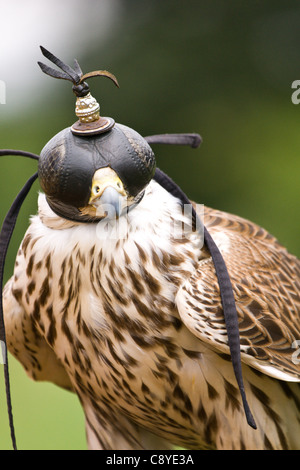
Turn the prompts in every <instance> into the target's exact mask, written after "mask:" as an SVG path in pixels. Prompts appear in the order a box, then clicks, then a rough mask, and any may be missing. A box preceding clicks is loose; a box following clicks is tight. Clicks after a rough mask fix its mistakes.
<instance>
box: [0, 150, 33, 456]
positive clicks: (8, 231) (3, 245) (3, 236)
mask: <svg viewBox="0 0 300 470" xmlns="http://www.w3.org/2000/svg"><path fill="white" fill-rule="evenodd" d="M0 155H1V154H0ZM18 155H19V154H18ZM37 176H38V174H37V173H35V174H34V175H32V176H31V177H30V178H29V180H28V181H27V183H26V184H25V185H24V187H23V189H22V190H21V191H20V192H19V194H18V195H17V197H16V199H15V200H14V202H13V204H12V206H11V208H10V209H9V211H8V213H7V215H6V217H5V219H4V222H3V225H2V229H1V233H0V289H1V293H2V292H3V277H4V265H5V258H6V254H7V250H8V246H9V242H10V239H11V236H12V233H13V230H14V227H15V224H16V220H17V217H18V214H19V211H20V208H21V206H22V203H23V201H24V199H25V198H26V196H27V194H28V192H29V190H30V188H31V186H32V184H33V183H34V181H35V180H36V179H37ZM0 338H1V340H2V341H3V342H4V344H5V348H3V349H4V350H5V352H4V358H3V359H4V379H5V389H6V401H7V411H8V419H9V426H10V434H11V440H12V445H13V448H14V450H16V449H17V443H16V437H15V430H14V421H13V414H12V405H11V394H10V382H9V369H8V354H7V347H6V334H5V323H4V315H3V299H2V295H1V296H0Z"/></svg>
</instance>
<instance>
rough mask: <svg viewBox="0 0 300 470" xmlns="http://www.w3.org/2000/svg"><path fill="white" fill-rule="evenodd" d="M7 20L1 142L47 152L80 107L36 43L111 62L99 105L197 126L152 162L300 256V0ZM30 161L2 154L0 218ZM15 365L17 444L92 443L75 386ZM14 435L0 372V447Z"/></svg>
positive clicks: (0, 73) (74, 6)
mask: <svg viewBox="0 0 300 470" xmlns="http://www.w3.org/2000/svg"><path fill="white" fill-rule="evenodd" d="M7 4H8V5H7ZM1 29H2V33H3V34H2V35H1V36H2V38H1V45H0V80H2V81H3V82H4V83H5V87H6V96H5V98H6V99H5V104H3V103H2V104H0V123H1V126H0V148H15V149H23V150H28V151H32V152H35V153H39V152H40V150H41V148H42V147H43V145H44V144H45V143H46V142H47V141H48V140H49V139H50V138H51V137H52V136H53V135H54V134H55V133H57V132H58V131H60V130H61V129H62V128H64V127H67V126H69V125H71V124H72V123H73V122H74V121H75V119H76V118H75V115H74V105H75V99H74V95H73V93H72V91H71V86H70V84H69V83H68V82H65V81H58V80H54V79H51V78H49V77H46V76H45V75H43V74H42V73H41V72H40V70H39V68H38V67H37V65H36V62H37V60H41V58H42V55H41V53H40V51H39V47H38V46H39V45H40V44H42V45H44V46H45V47H46V48H48V49H49V50H51V51H52V52H53V53H54V54H56V55H57V56H58V57H60V58H61V59H62V60H64V61H66V62H68V63H70V65H72V60H73V58H74V57H76V58H77V59H78V60H79V63H80V64H81V67H82V69H83V71H84V72H88V71H91V70H96V69H107V70H109V71H111V72H112V73H114V74H115V75H116V76H117V78H118V80H119V83H120V89H119V90H118V89H117V88H115V87H114V86H113V84H112V83H111V82H110V81H108V80H104V79H93V80H91V81H90V86H91V89H92V93H93V95H94V96H96V97H97V98H98V99H99V100H100V104H101V112H102V114H103V115H108V116H112V117H114V118H115V120H116V121H117V122H121V123H123V124H126V125H128V126H130V127H133V128H134V129H135V130H137V131H138V132H139V133H140V134H142V135H150V134H155V133H165V132H198V133H200V134H201V135H202V137H203V144H202V146H201V147H200V149H198V150H191V149H189V148H183V147H178V148H175V147H163V146H156V147H155V149H154V150H155V153H156V156H157V162H158V166H159V167H160V168H161V169H162V170H164V171H165V172H167V173H168V174H169V175H170V176H171V177H172V178H173V179H175V181H176V182H177V183H178V184H179V185H180V186H181V187H182V188H183V189H184V190H185V192H186V193H187V194H188V195H189V196H190V198H193V199H194V200H196V201H197V202H199V203H204V204H206V205H208V206H211V207H215V208H218V209H221V210H224V211H228V212H232V213H236V214H238V215H240V216H243V217H245V218H248V219H251V220H253V221H255V222H257V223H258V224H260V225H262V226H263V227H265V228H267V229H268V230H269V231H270V232H271V233H272V234H274V235H276V236H277V238H278V239H279V240H280V241H281V242H282V243H283V244H285V245H286V246H287V247H288V249H289V250H290V251H291V252H292V253H294V254H296V255H297V256H300V217H299V211H298V201H299V194H300V188H299V171H300V158H299V149H300V133H299V123H300V106H297V105H294V104H293V103H292V101H291V95H292V92H293V90H292V88H291V84H292V82H293V81H294V80H298V79H299V80H300V53H299V51H300V5H299V2H298V1H296V0H295V1H291V0H288V1H285V2H282V1H279V0H272V1H266V0H261V1H259V2H258V1H253V0H249V1H248V2H240V1H235V0H227V1H225V0H223V1H222V0H209V1H203V0H197V1H193V0H185V1H176V0H175V1H174V0H164V1H161V0H160V1H159V0H147V1H144V2H142V1H138V0H105V1H104V0H99V1H93V0H85V1H84V2H79V1H77V0H65V1H64V2H60V1H58V0H51V1H50V0H49V1H47V0H42V1H40V2H37V1H34V0H28V1H26V2H22V1H21V0H12V1H11V2H5V3H4V2H3V4H2V5H1ZM4 33H5V34H4ZM0 98H1V96H0ZM2 101H3V99H2ZM35 170H36V163H35V162H34V161H30V160H26V159H22V158H19V157H4V158H2V159H1V162H0V175H1V179H0V182H1V183H0V216H1V221H2V220H3V218H4V216H5V214H6V212H7V210H8V208H9V206H10V204H11V202H12V201H13V199H14V197H15V195H16V193H17V192H18V191H19V189H20V188H21V187H22V185H23V184H24V183H25V181H26V180H27V178H28V177H29V176H30V175H31V174H32V173H33V172H34V171H35ZM38 191H39V185H38V183H35V185H34V187H33V189H32V190H31V193H30V196H29V197H28V198H27V200H26V202H25V203H24V205H23V207H22V210H21V214H20V216H19V219H18V222H17V226H16V230H15V232H14V235H13V240H12V243H11V246H10V249H9V254H8V258H7V264H6V270H5V279H6V280H7V279H8V278H9V277H10V276H11V274H12V271H13V263H14V258H15V255H16V252H17V249H18V246H19V243H20V241H21V240H22V237H23V235H24V232H25V230H26V227H27V226H28V219H29V216H30V214H34V213H35V212H36V207H37V206H36V200H37V193H38ZM2 367H3V366H1V365H0V368H2ZM0 372H1V371H0ZM10 376H11V388H12V402H13V411H14V417H15V427H16V434H17V442H18V446H19V448H20V449H85V448H86V444H85V431H84V418H83V414H82V411H81V408H80V406H79V403H78V401H77V398H76V397H75V396H73V395H72V394H71V393H69V392H65V391H63V390H60V389H59V388H58V387H56V386H54V385H51V384H47V383H34V382H32V381H31V380H30V379H28V378H27V376H26V375H25V372H24V371H23V369H22V367H21V366H20V365H19V364H18V363H17V362H16V361H15V360H14V359H13V358H12V357H10ZM10 448H11V444H10V439H9V429H8V424H7V417H6V404H5V389H4V384H3V378H2V373H1V379H0V449H10Z"/></svg>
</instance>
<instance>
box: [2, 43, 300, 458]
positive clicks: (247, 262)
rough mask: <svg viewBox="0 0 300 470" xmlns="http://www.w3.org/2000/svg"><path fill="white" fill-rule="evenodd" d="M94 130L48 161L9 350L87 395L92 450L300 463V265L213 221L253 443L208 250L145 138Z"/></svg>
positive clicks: (36, 374) (208, 219)
mask: <svg viewBox="0 0 300 470" xmlns="http://www.w3.org/2000/svg"><path fill="white" fill-rule="evenodd" d="M44 52H45V51H44ZM45 54H46V53H44V55H45ZM48 57H51V56H49V54H48ZM56 63H57V62H56ZM77 65H78V64H77ZM44 68H45V66H44ZM75 70H78V68H77V69H76V68H75ZM44 71H45V70H44ZM48 72H49V70H48ZM48 74H50V73H48ZM52 76H54V75H53V74H52ZM56 78H65V77H58V76H56ZM109 78H111V77H109ZM73 80H74V83H75V85H76V86H77V87H78V86H80V87H81V88H82V82H81V83H79V80H78V79H74V78H73ZM76 80H77V82H76ZM76 90H77V89H76ZM76 90H75V91H76ZM85 97H86V95H85ZM85 97H79V99H84V98H85ZM77 98H78V95H77ZM81 104H82V103H81ZM97 119H98V120H99V116H98V117H97ZM94 122H97V120H95V121H93V123H94ZM108 122H109V120H108ZM97 125H99V123H98V124H93V129H95V126H97ZM102 125H103V123H102V124H101V126H102ZM107 125H108V126H110V125H111V123H109V124H107ZM88 126H89V122H88V123H87V124H85V123H84V122H83V121H81V122H80V124H77V126H75V127H76V128H75V131H74V128H73V131H72V128H67V129H65V130H63V131H61V132H60V133H59V134H58V135H56V136H55V137H54V138H53V139H51V141H50V142H48V144H46V146H45V147H44V149H43V150H42V152H41V155H40V156H39V180H40V184H41V187H42V189H43V192H41V193H40V194H39V197H38V214H37V215H34V216H33V217H32V218H31V222H30V225H29V228H28V230H27V232H26V234H25V236H24V239H23V241H22V243H21V246H20V249H19V251H18V254H17V258H16V262H15V268H14V273H13V276H12V277H11V279H10V280H9V281H8V282H7V284H6V286H5V288H4V292H3V306H4V318H5V330H6V341H7V346H8V349H9V351H10V352H11V353H12V354H13V355H14V356H15V357H16V358H17V360H18V361H20V363H21V364H22V365H23V367H24V368H25V370H26V372H27V374H28V375H29V377H31V378H32V379H33V380H37V381H50V382H53V383H54V384H56V385H58V386H59V387H63V388H65V389H68V390H70V391H72V392H74V393H76V394H77V396H78V398H79V400H80V403H81V405H82V408H83V410H84V414H85V422H86V435H87V442H88V447H89V449H99V450H100V449H105V450H138V449H170V448H173V446H180V447H183V448H185V449H219V450H222V449H226V450H229V449H235V450H237V449H252V450H254V449H258V450H264V449H268V450H269V449H299V448H300V385H299V381H300V366H299V362H300V360H299V358H298V356H299V354H298V350H299V344H300V341H299V339H300V330H299V324H300V322H299V313H300V296H299V292H300V261H299V260H298V259H297V258H296V257H295V256H293V255H292V254H290V253H289V252H288V251H287V250H286V249H285V248H284V247H283V246H282V245H281V244H280V243H279V242H278V241H277V240H276V239H275V238H274V237H273V236H272V235H270V234H269V233H268V232H267V231H266V230H264V229H263V228H261V227H259V226H257V225H255V224H254V223H252V222H250V221H248V220H245V219H243V218H240V217H238V216H235V215H232V214H228V213H225V212H221V211H218V210H215V209H211V208H208V207H205V208H204V215H203V214H202V213H201V212H198V215H199V216H200V217H201V219H202V220H203V223H204V225H205V227H206V229H207V230H208V231H209V233H210V235H211V237H212V239H213V240H214V243H215V244H216V246H217V247H218V249H219V251H220V253H221V255H222V257H223V259H224V261H225V263H226V266H227V269H228V273H229V276H230V279H231V283H232V288H233V295H234V299H235V303H236V310H237V315H238V326H239V335H240V353H241V360H242V373H243V381H244V389H245V392H246V394H247V399H248V402H249V406H250V408H251V411H252V413H253V416H254V419H255V422H256V429H253V427H251V426H249V425H248V423H247V421H246V419H245V415H244V408H243V402H242V400H241V396H240V392H239V387H238V385H237V381H236V376H235V373H234V369H233V367H232V362H231V355H230V349H229V341H228V333H227V328H226V324H225V319H224V311H223V310H224V308H223V299H222V295H221V294H222V292H221V286H220V283H219V279H218V276H217V273H216V270H215V265H214V262H213V258H212V254H211V252H210V250H209V249H208V247H207V244H206V243H203V237H201V236H200V235H199V230H194V228H193V221H192V220H191V218H190V217H189V215H188V214H186V213H185V211H184V210H183V204H182V201H181V200H180V199H179V198H178V197H175V196H174V195H173V194H172V193H171V192H169V191H168V190H167V189H165V188H164V187H163V185H161V184H160V183H159V181H158V179H157V178H156V177H155V175H156V173H155V159H154V154H153V151H152V149H151V147H150V145H149V144H148V142H147V141H146V140H145V139H144V138H143V137H141V136H140V135H139V134H138V133H137V132H135V131H133V130H132V129H130V128H128V127H126V126H124V125H121V124H113V127H111V128H110V129H109V130H108V131H105V132H103V133H96V134H95V133H94V131H92V132H90V135H89V137H86V135H85V136H84V137H82V136H80V132H82V130H84V131H85V130H86V127H88ZM120 155H121V157H120V158H119V156H120ZM117 157H118V158H117ZM75 170H76V171H75ZM194 209H195V210H196V211H197V210H198V206H197V205H195V204H194ZM183 227H184V229H183Z"/></svg>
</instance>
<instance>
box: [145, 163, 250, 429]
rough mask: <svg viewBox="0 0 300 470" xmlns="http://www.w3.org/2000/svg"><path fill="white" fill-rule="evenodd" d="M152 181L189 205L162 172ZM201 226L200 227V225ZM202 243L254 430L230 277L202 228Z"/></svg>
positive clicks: (187, 199)
mask: <svg viewBox="0 0 300 470" xmlns="http://www.w3.org/2000/svg"><path fill="white" fill-rule="evenodd" d="M154 179H155V180H156V181H157V182H158V183H159V184H160V185H161V186H163V187H164V188H165V189H166V190H167V191H168V192H170V193H171V194H172V195H173V196H175V197H177V198H179V199H180V200H181V201H182V203H183V204H189V205H190V204H191V202H190V200H189V198H188V197H187V196H186V194H185V193H184V192H183V191H182V190H181V188H179V186H178V185H177V184H176V183H175V182H174V181H173V180H172V179H171V178H170V177H169V176H168V175H166V174H165V173H164V172H163V171H161V170H159V169H158V168H157V169H156V172H155V175H154ZM192 216H193V219H194V220H195V221H197V222H198V224H199V225H198V226H203V223H202V221H200V220H199V218H198V215H197V213H196V211H195V209H194V208H193V207H192ZM200 224H201V225H200ZM204 242H205V243H206V245H207V247H208V249H209V251H210V254H211V256H212V260H213V263H214V266H215V270H216V274H217V278H218V282H219V286H220V292H221V301H222V306H223V311H224V319H225V324H226V329H227V335H228V344H229V349H230V354H231V361H232V366H233V370H234V373H235V377H236V380H237V384H238V386H239V389H240V394H241V397H242V401H243V406H244V410H245V415H246V418H247V422H248V424H249V425H250V426H251V427H252V428H254V429H256V424H255V421H254V418H253V415H252V413H251V411H250V408H249V405H248V402H247V399H246V393H245V389H244V383H243V376H242V365H241V352H240V334H239V326H238V316H237V311H236V305H235V299H234V295H233V290H232V285H231V281H230V277H229V274H228V271H227V268H226V264H225V261H224V259H223V256H222V254H221V253H220V250H219V248H218V247H217V245H216V244H215V242H214V241H213V239H212V237H211V235H210V234H209V233H208V231H207V229H206V228H205V226H204Z"/></svg>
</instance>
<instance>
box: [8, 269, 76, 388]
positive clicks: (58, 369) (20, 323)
mask: <svg viewBox="0 0 300 470" xmlns="http://www.w3.org/2000/svg"><path fill="white" fill-rule="evenodd" d="M3 310H4V320H5V330H6V342H7V347H8V350H9V351H10V352H11V354H12V355H13V356H15V357H16V358H17V359H18V361H19V362H21V364H22V365H23V367H24V368H25V370H26V372H27V374H28V375H29V377H31V378H32V379H33V380H41V381H43V380H45V381H49V382H53V383H55V384H56V385H58V386H60V387H63V388H65V389H67V390H72V385H71V382H70V380H69V377H68V375H67V373H66V371H65V369H64V368H63V366H62V364H61V363H60V361H59V360H58V358H57V357H56V356H55V354H54V352H53V351H52V349H51V348H50V346H49V345H48V344H47V343H46V341H45V339H44V338H43V337H42V336H41V335H40V334H39V332H38V331H37V329H36V327H35V325H34V323H33V321H32V317H29V316H28V315H27V314H26V312H25V310H24V308H23V306H22V300H21V296H19V291H18V290H17V289H16V287H15V286H14V278H13V277H11V279H10V280H9V281H8V282H7V284H6V286H5V288H4V291H3Z"/></svg>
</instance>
